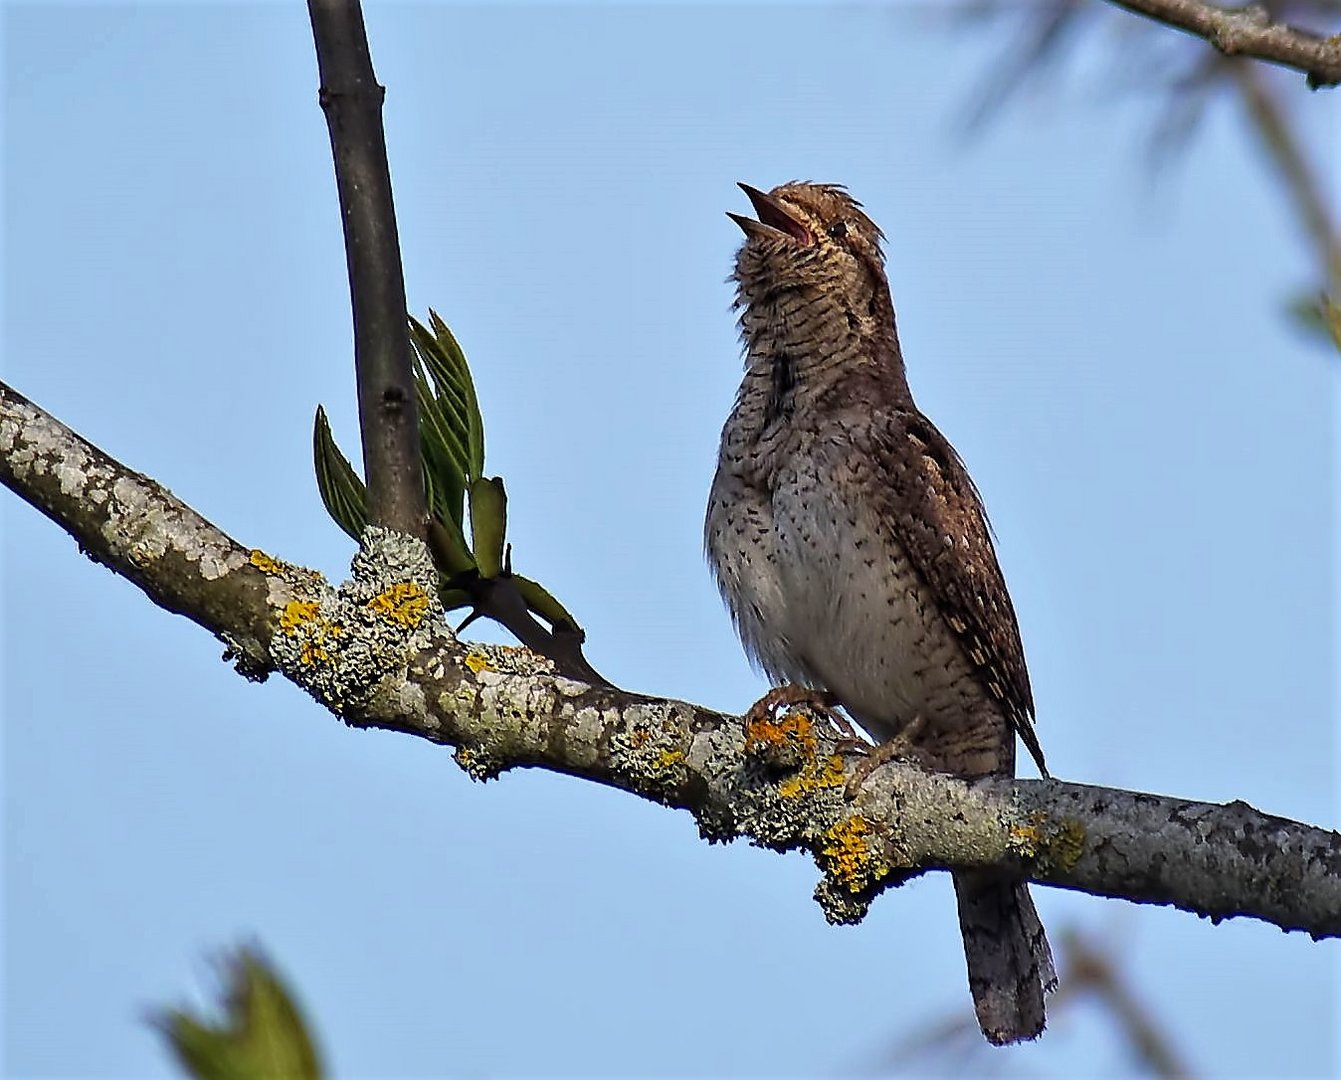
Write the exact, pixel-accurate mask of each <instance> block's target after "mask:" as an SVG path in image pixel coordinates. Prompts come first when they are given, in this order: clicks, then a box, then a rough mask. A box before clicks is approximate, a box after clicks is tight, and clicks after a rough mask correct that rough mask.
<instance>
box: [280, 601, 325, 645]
mask: <svg viewBox="0 0 1341 1080" xmlns="http://www.w3.org/2000/svg"><path fill="white" fill-rule="evenodd" d="M316 617H317V602H316V601H315V600H290V601H289V602H288V603H287V604H285V605H284V611H283V613H282V614H281V615H280V617H279V628H280V629H281V630H283V631H284V633H286V634H288V635H289V636H290V637H292V636H293V635H294V634H296V633H298V628H299V627H300V626H301V625H302V624H303V623H306V622H311V621H312V620H313V619H315V618H316Z"/></svg>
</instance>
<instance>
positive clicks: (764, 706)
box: [745, 683, 870, 747]
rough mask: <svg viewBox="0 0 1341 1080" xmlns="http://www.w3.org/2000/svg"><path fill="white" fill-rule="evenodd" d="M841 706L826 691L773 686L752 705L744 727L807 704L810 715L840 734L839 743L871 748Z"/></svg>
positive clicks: (789, 684) (802, 687)
mask: <svg viewBox="0 0 1341 1080" xmlns="http://www.w3.org/2000/svg"><path fill="white" fill-rule="evenodd" d="M840 704H841V703H840V702H839V700H838V698H837V697H835V696H834V695H833V694H831V693H829V691H827V690H812V689H811V688H810V687H808V686H800V685H799V684H797V683H787V684H786V685H785V686H775V687H773V689H772V690H770V691H769V692H768V693H766V694H765V695H764V696H763V697H761V698H760V699H759V700H758V701H756V702H755V703H754V704H753V705H751V706H750V708H749V711H748V712H747V713H746V714H745V726H746V727H749V726H750V725H752V724H758V723H761V722H763V721H765V720H771V719H772V718H773V713H774V712H775V711H776V710H778V709H785V708H790V707H791V706H794V705H804V706H805V707H806V708H808V709H809V710H810V711H811V712H813V713H815V714H816V715H817V716H819V717H822V718H823V719H824V720H826V721H827V722H828V723H829V725H830V726H831V727H832V728H833V729H834V730H835V731H836V732H838V734H839V735H840V736H841V737H842V738H841V740H840V743H842V744H846V743H848V742H851V743H855V744H858V745H860V746H867V747H869V745H870V744H869V743H867V742H866V741H865V740H864V739H862V738H861V736H860V734H859V733H858V732H857V729H856V728H855V727H853V726H852V721H851V720H849V719H848V718H847V717H846V716H844V715H843V714H842V713H840V712H839V711H838V706H839V705H840Z"/></svg>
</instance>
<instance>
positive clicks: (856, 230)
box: [727, 181, 888, 314]
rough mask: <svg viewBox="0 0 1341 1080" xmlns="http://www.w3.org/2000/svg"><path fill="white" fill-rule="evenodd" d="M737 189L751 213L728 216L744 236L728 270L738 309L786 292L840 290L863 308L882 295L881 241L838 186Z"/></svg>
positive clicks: (743, 186) (795, 183) (795, 184)
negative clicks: (731, 273)
mask: <svg viewBox="0 0 1341 1080" xmlns="http://www.w3.org/2000/svg"><path fill="white" fill-rule="evenodd" d="M740 188H741V190H742V191H744V192H745V194H746V195H748V196H749V199H750V202H751V203H752V204H753V205H754V212H755V214H756V215H758V216H757V218H752V217H747V216H745V215H743V214H728V215H727V216H728V217H729V218H731V220H732V221H734V222H735V223H736V224H737V225H739V226H740V228H741V230H742V231H743V232H744V233H745V243H744V244H742V245H741V247H740V251H739V252H738V253H737V255H736V272H735V278H736V281H737V283H738V284H739V286H740V302H741V303H742V304H749V303H751V302H753V301H754V300H756V299H759V298H760V297H762V296H763V295H764V294H765V293H771V292H776V291H777V290H779V289H787V288H801V289H804V288H807V287H809V288H816V289H823V290H826V291H828V290H834V291H840V292H842V293H845V294H847V295H848V296H850V297H852V299H853V300H861V301H863V302H866V303H869V302H871V301H873V300H875V298H876V297H877V296H878V295H879V294H882V293H883V294H884V295H886V296H887V294H888V286H887V285H886V283H885V258H884V254H883V253H882V251H881V248H880V244H881V242H882V241H883V240H884V235H883V234H882V233H881V232H880V230H879V228H877V227H876V224H875V222H873V221H872V220H871V219H870V218H869V217H867V216H866V214H865V213H864V212H863V211H862V208H861V203H859V202H857V200H856V199H854V198H853V197H852V196H851V195H849V194H848V193H847V191H846V190H845V189H844V188H842V187H839V186H838V185H836V184H811V183H802V182H800V181H792V182H790V183H787V184H780V185H779V186H778V187H775V188H774V189H773V190H772V191H769V192H767V193H765V192H762V191H760V190H759V189H758V188H753V187H750V185H748V184H741V185H740ZM872 314H875V312H874V311H872Z"/></svg>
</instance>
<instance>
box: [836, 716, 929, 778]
mask: <svg viewBox="0 0 1341 1080" xmlns="http://www.w3.org/2000/svg"><path fill="white" fill-rule="evenodd" d="M924 724H925V721H924V720H923V719H922V717H921V716H914V717H913V718H912V719H911V720H909V721H908V723H906V724H904V726H903V728H902V730H900V731H899V733H898V734H897V735H895V736H894V737H893V738H892V739H886V740H885V741H884V742H882V743H880V744H879V745H878V746H868V747H866V751H865V754H866V756H865V757H864V758H862V760H861V761H859V762H857V764H856V765H854V766H853V768H852V776H851V778H850V779H849V780H848V782H847V788H846V790H847V796H848V798H852V797H853V796H854V795H856V794H857V792H858V791H859V790H860V789H861V786H862V784H864V783H866V781H867V780H868V779H869V778H870V775H871V773H873V772H875V770H876V769H878V768H880V766H881V765H887V764H888V763H889V762H891V761H894V760H896V759H898V758H905V759H909V758H911V759H915V758H916V757H917V753H916V749H915V743H916V741H917V736H918V733H919V732H920V731H921V730H922V727H923V725H924Z"/></svg>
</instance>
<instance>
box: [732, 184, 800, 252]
mask: <svg viewBox="0 0 1341 1080" xmlns="http://www.w3.org/2000/svg"><path fill="white" fill-rule="evenodd" d="M738 186H739V188H740V190H741V191H743V192H745V194H746V195H748V196H749V198H750V202H751V203H752V204H753V205H754V212H755V213H756V214H758V215H759V220H758V221H755V220H754V218H750V217H746V216H745V215H744V214H732V213H729V212H728V213H727V215H726V216H727V217H729V218H730V219H731V220H732V221H734V222H735V223H736V224H737V225H739V226H740V228H741V231H742V232H744V234H745V235H746V236H748V237H750V238H751V239H753V238H754V237H756V236H757V237H760V238H763V239H769V240H776V239H778V237H779V236H786V237H790V238H791V239H793V240H799V241H800V242H801V243H803V244H809V243H810V242H811V241H813V240H814V237H813V236H812V235H811V233H810V230H809V229H808V228H806V226H805V223H804V222H802V221H799V220H797V219H796V218H795V217H793V216H792V215H791V213H790V212H789V211H788V210H787V208H786V207H784V206H783V205H782V203H780V202H778V200H777V199H774V198H773V197H772V196H771V195H769V194H768V193H767V192H763V191H760V190H759V189H758V188H756V187H750V185H749V184H740V185H738Z"/></svg>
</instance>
